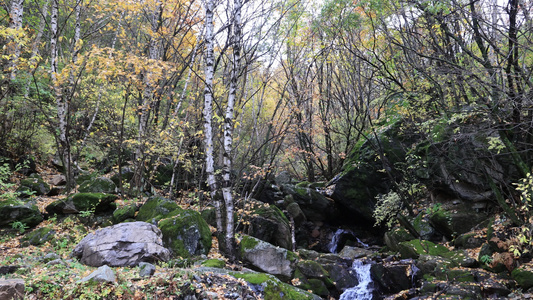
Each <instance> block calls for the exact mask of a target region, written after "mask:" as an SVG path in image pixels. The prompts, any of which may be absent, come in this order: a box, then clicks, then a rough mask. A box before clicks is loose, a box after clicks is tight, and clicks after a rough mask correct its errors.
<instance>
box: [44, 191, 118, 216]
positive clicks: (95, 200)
mask: <svg viewBox="0 0 533 300" xmlns="http://www.w3.org/2000/svg"><path fill="white" fill-rule="evenodd" d="M116 199H117V196H116V195H110V194H103V193H78V194H73V195H70V196H69V197H68V198H67V199H65V200H62V199H61V200H56V201H54V202H52V203H51V204H49V205H48V206H47V207H46V211H47V212H48V213H49V214H50V215H54V214H57V215H63V214H77V213H80V212H94V213H111V212H113V211H114V210H115V208H116V204H115V200H116Z"/></svg>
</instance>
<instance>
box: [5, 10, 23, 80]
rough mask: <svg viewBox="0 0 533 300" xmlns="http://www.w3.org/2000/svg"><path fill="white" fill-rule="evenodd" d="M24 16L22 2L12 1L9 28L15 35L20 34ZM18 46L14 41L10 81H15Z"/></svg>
mask: <svg viewBox="0 0 533 300" xmlns="http://www.w3.org/2000/svg"><path fill="white" fill-rule="evenodd" d="M23 14H24V0H13V2H11V24H10V26H9V27H10V28H11V29H13V32H15V33H16V34H17V35H18V34H22V32H21V31H22V16H23ZM20 52H21V49H20V44H19V42H18V41H17V39H15V40H14V41H13V53H12V57H11V63H10V69H11V75H10V79H11V80H15V78H16V74H17V61H18V59H19V57H20Z"/></svg>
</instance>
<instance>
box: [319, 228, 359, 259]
mask: <svg viewBox="0 0 533 300" xmlns="http://www.w3.org/2000/svg"><path fill="white" fill-rule="evenodd" d="M343 234H349V235H351V236H353V237H354V238H355V239H356V240H357V242H358V243H359V244H360V245H361V246H363V247H364V248H368V244H365V243H363V241H361V240H360V239H359V238H358V237H356V236H355V234H354V233H353V232H351V231H350V230H346V229H341V228H339V229H337V231H335V233H334V234H333V236H332V237H331V241H330V242H329V243H328V250H329V252H330V253H337V252H339V250H340V249H337V248H338V247H339V242H340V239H341V236H342V235H343Z"/></svg>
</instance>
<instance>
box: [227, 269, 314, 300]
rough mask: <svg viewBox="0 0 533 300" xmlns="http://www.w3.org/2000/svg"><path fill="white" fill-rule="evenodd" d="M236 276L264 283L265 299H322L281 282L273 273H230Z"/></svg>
mask: <svg viewBox="0 0 533 300" xmlns="http://www.w3.org/2000/svg"><path fill="white" fill-rule="evenodd" d="M230 274H231V275H232V276H234V277H236V278H242V279H244V280H245V281H247V282H249V283H251V284H256V285H262V286H263V288H264V293H265V297H264V298H265V299H269V300H284V299H289V300H307V299H320V298H319V297H318V296H316V295H313V294H312V293H309V292H307V291H304V290H302V289H299V288H296V287H293V286H292V285H289V284H286V283H283V282H281V281H280V280H279V279H277V278H276V277H274V276H272V275H268V274H263V273H237V272H235V273H230Z"/></svg>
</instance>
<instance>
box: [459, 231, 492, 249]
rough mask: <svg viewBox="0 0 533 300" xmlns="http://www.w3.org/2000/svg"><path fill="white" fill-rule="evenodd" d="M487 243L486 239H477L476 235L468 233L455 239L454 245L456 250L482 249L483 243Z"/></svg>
mask: <svg viewBox="0 0 533 300" xmlns="http://www.w3.org/2000/svg"><path fill="white" fill-rule="evenodd" d="M484 242H485V239H484V238H481V237H476V234H474V233H467V234H461V235H460V236H458V237H457V238H455V240H454V242H453V245H454V246H455V247H456V248H463V249H474V248H478V247H481V245H483V243H484Z"/></svg>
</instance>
